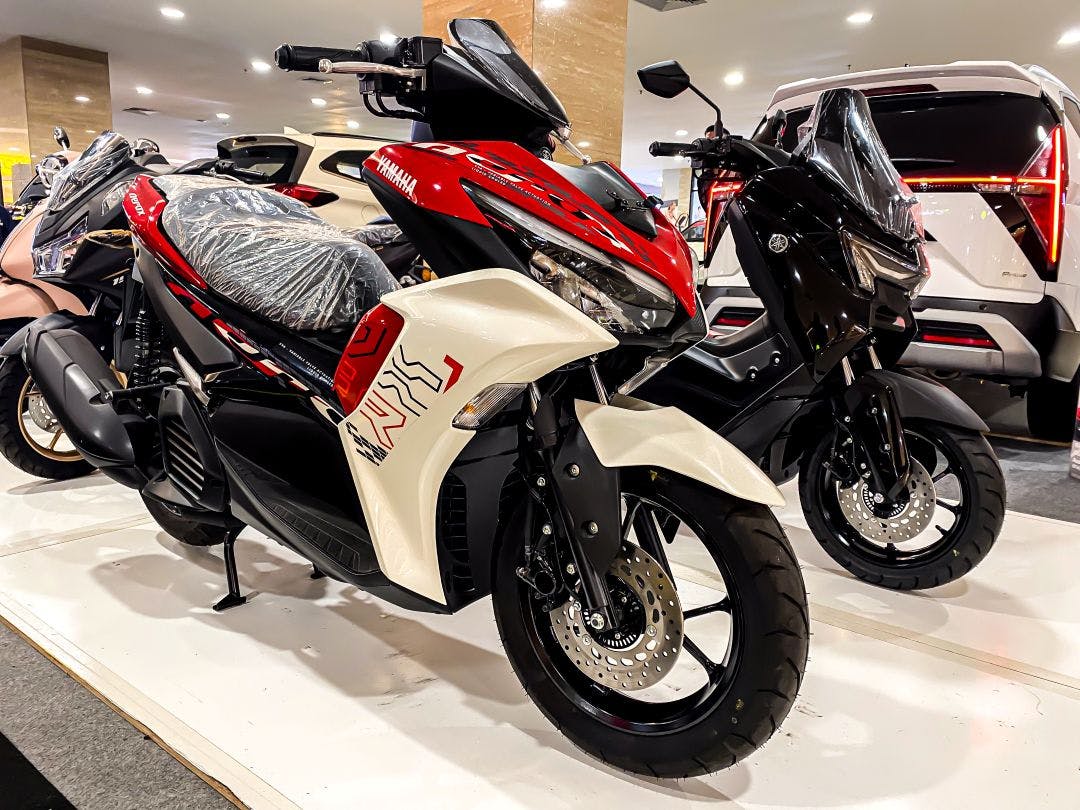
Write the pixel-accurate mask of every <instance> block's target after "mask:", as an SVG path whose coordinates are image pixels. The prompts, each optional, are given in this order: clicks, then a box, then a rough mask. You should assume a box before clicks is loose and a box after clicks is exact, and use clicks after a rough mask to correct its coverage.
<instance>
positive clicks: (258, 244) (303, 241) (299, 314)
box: [153, 175, 398, 332]
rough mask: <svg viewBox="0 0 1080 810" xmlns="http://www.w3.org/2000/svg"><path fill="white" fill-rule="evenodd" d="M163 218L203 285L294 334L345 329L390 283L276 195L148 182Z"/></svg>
mask: <svg viewBox="0 0 1080 810" xmlns="http://www.w3.org/2000/svg"><path fill="white" fill-rule="evenodd" d="M153 182H154V184H155V185H156V186H157V187H158V188H159V189H160V190H161V191H162V192H163V193H164V195H165V197H166V199H167V200H168V204H167V205H166V206H165V209H164V212H163V213H162V216H161V224H162V227H163V228H164V230H165V233H166V234H168V236H169V238H170V239H172V241H173V244H174V245H175V246H176V248H177V250H179V251H180V253H181V254H182V255H183V256H184V258H186V259H187V261H188V263H189V264H190V265H191V266H192V267H193V268H195V270H196V271H197V272H198V273H199V275H201V276H202V277H203V278H204V279H205V280H206V283H207V285H208V286H209V287H210V289H212V290H214V291H215V292H217V293H218V294H220V295H223V296H225V297H226V298H228V299H229V300H230V301H232V302H234V303H235V304H237V305H238V306H241V307H243V308H244V309H247V310H250V311H251V312H254V313H256V314H258V315H261V316H262V317H264V318H267V319H268V320H271V321H274V322H276V323H279V324H281V325H282V326H285V327H287V328H289V329H293V330H296V331H300V332H319V331H325V330H329V329H334V328H339V327H351V326H353V325H355V324H356V322H357V321H359V320H360V317H361V316H362V315H363V314H364V313H365V312H366V311H367V310H369V309H371V308H372V307H373V306H375V304H377V303H378V302H379V299H380V298H381V297H382V296H383V295H384V294H385V293H388V292H390V291H391V290H395V289H397V287H398V284H397V282H396V281H395V280H394V278H393V276H391V275H390V272H389V271H388V270H387V269H386V266H385V265H384V264H383V263H382V261H381V260H380V259H379V257H378V256H377V255H376V254H375V251H374V250H372V249H371V247H369V246H368V245H367V244H365V243H364V242H362V241H359V240H357V239H356V238H354V237H352V236H350V235H349V234H348V233H346V232H344V231H342V230H340V229H338V228H335V227H334V226H333V225H330V224H329V223H327V222H325V221H324V220H322V219H320V218H319V216H318V215H316V214H315V213H314V212H312V211H311V210H309V209H308V208H307V207H306V206H305V205H304V204H303V203H301V202H299V201H298V200H294V199H292V198H291V197H286V196H284V195H282V194H278V193H277V192H274V191H270V190H268V189H263V188H258V187H254V186H246V185H243V184H240V183H236V182H232V181H230V180H225V179H223V178H215V177H205V176H199V175H170V176H165V177H158V178H155V179H154V181H153Z"/></svg>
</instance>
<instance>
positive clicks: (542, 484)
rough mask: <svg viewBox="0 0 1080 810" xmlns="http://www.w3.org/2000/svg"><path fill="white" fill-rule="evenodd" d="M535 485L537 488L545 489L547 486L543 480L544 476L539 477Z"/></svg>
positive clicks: (544, 479)
mask: <svg viewBox="0 0 1080 810" xmlns="http://www.w3.org/2000/svg"><path fill="white" fill-rule="evenodd" d="M536 485H537V486H538V487H546V486H547V479H546V478H544V476H542V475H541V476H540V477H539V478H537V479H536Z"/></svg>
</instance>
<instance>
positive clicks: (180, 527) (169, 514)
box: [143, 495, 227, 546]
mask: <svg viewBox="0 0 1080 810" xmlns="http://www.w3.org/2000/svg"><path fill="white" fill-rule="evenodd" d="M143 504H144V505H145V506H146V511H148V512H149V513H150V517H152V518H153V519H154V522H155V523H157V525H158V526H160V527H161V528H162V529H163V530H164V531H165V533H166V534H168V535H169V536H170V537H174V538H176V539H177V540H179V541H180V542H181V543H183V544H184V545H185V546H216V545H218V544H219V543H224V542H225V536H226V534H227V532H226V530H225V528H224V527H222V526H214V525H212V524H210V523H203V522H202V521H198V520H191V519H189V518H185V517H181V516H180V515H177V514H175V513H174V512H173V511H172V510H170V509H169V507H167V506H166V505H165V504H163V503H161V502H160V501H155V500H154V499H153V498H147V497H146V496H145V495H144V496H143Z"/></svg>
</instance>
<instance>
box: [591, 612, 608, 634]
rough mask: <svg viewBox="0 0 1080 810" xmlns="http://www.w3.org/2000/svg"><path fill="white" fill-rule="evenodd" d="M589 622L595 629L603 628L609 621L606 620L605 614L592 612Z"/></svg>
mask: <svg viewBox="0 0 1080 810" xmlns="http://www.w3.org/2000/svg"><path fill="white" fill-rule="evenodd" d="M588 624H589V627H591V628H592V629H593V630H603V629H604V627H605V626H607V622H605V621H604V616H603V614H600V613H592V614H590V615H589V622H588Z"/></svg>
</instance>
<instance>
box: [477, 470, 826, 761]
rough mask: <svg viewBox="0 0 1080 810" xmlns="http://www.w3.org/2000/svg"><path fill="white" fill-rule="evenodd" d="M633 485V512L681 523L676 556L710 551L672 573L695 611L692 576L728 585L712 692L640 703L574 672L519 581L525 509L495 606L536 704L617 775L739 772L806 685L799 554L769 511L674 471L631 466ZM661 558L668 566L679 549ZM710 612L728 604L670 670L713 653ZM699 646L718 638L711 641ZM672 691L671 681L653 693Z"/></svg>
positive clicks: (625, 484)
mask: <svg viewBox="0 0 1080 810" xmlns="http://www.w3.org/2000/svg"><path fill="white" fill-rule="evenodd" d="M621 478H622V484H621V486H622V490H623V496H624V499H625V502H626V505H627V509H628V510H629V509H630V508H631V504H632V503H634V502H635V501H636V502H637V503H638V504H639V506H640V505H644V507H645V508H647V509H648V510H652V511H653V514H654V515H655V518H656V520H657V521H658V523H659V525H660V526H668V527H671V526H672V524H671V522H670V517H671V516H674V517H675V518H678V519H679V520H680V521H681V529H680V533H679V534H678V535H674V532H671V533H667V532H666V531H665V534H666V535H667V536H668V537H672V538H673V540H672V541H668V542H673V545H672V546H671V552H672V553H675V552H679V550H680V544H681V543H683V542H684V540H687V534H688V532H689V533H693V534H694V535H696V536H697V538H699V539H700V541H701V545H703V546H704V548H705V551H706V552H707V553H706V554H703V555H700V556H699V557H698V558H696V559H697V560H698V563H695V564H694V566H693V567H687V566H682V565H675V566H671V567H670V568H669V571H668V573H670V574H672V577H671V579H672V580H673V582H674V584H675V586H676V593H677V594H678V595H679V597H680V600H681V602H680V603H681V604H682V605H683V606H685V605H686V602H685V597H686V595H687V593H688V589H689V590H691V591H692V589H693V588H694V587H695V585H700V584H701V583H700V582H698V581H697V580H695V579H689V580H686V579H682V580H681V577H682V574H683V572H684V570H685V571H694V570H697V565H698V564H702V563H704V564H709V563H711V564H712V565H713V566H715V568H716V569H717V570H718V571H719V580H714V581H716V582H722V584H723V587H724V589H725V590H726V591H727V594H726V597H725V599H724V600H721V602H726V603H727V605H728V607H727V611H728V612H730V616H731V618H730V636H729V637H728V639H727V651H726V653H725V654H724V656H723V661H722V662H721V663H713V662H712V661H711V660H710V661H709V663H711V664H712V665H713V667H716V669H712V670H711V669H709V668H708V667H707V666H706V665H705V664H704V663H702V664H701V667H702V670H703V672H705V673H706V676H705V677H706V678H707V682H706V683H705V685H704V686H701V687H700V688H698V689H697V691H690V690H685V691H682V692H679V693H677V694H676V695H675V696H674V697H673V698H672V700H671V701H670V702H659V701H656V702H651V701H648V700H644V699H639V698H637V697H633V695H643V694H644V693H642V692H629V693H627V692H625V691H620V690H618V689H613V688H610V687H607V686H603V685H601V684H600V683H597V682H595V681H594V680H590V679H589V678H588V677H586V676H585V675H584V674H583V673H582V671H581V668H580V666H578V667H575V666H574V662H573V661H572V660H571V658H572V656H574V653H573V652H572V651H569V652H564V648H563V647H562V646H560V645H561V644H563V640H562V639H563V638H565V637H566V636H562V637H560V636H559V635H557V634H556V631H555V629H554V625H553V624H552V623H551V621H545V620H546V618H547V617H548V615H549V614H548V612H547V608H548V605H547V604H541V602H540V600H539V599H538V597H537V596H536V594H535V592H534V591H533V589H532V588H530V587H529V586H528V585H526V584H525V583H524V582H523V581H522V580H521V579H520V578H519V577H518V576H517V575H516V573H515V572H516V570H517V569H518V567H519V566H521V565H522V561H523V557H524V552H523V546H524V542H523V540H524V538H525V537H531V538H535V537H538V536H539V532H538V530H537V527H536V526H533V527H526V526H525V525H524V524H525V519H524V509H523V508H519V511H518V512H517V513H516V514H515V515H513V516H512V518H511V519H510V520H509V521H508V524H507V528H506V531H505V532H504V534H503V537H502V540H501V543H500V546H499V550H498V552H497V557H496V561H495V578H494V589H493V597H492V598H493V604H494V609H495V619H496V622H497V624H498V628H499V634H500V636H501V637H502V641H503V646H504V647H505V649H506V654H507V657H508V658H509V659H510V663H511V664H512V666H513V668H514V671H515V672H516V673H517V676H518V678H519V680H520V681H521V683H522V685H523V686H524V687H525V690H526V692H527V693H528V694H529V696H530V698H532V700H533V702H534V703H535V704H536V705H537V707H539V709H540V710H541V711H542V712H543V713H544V714H545V715H546V716H547V718H548V719H549V720H550V721H551V722H552V723H553V724H554V725H555V727H556V728H558V729H559V730H560V731H561V732H562V733H563V734H565V735H566V736H567V737H568V738H569V739H570V740H571V741H572V742H573V743H574V744H575V745H577V746H578V747H579V748H581V749H583V750H584V751H586V752H587V753H589V754H591V755H592V756H594V757H597V758H598V759H601V760H603V761H605V762H607V763H609V764H610V765H612V766H614V767H617V768H621V769H623V770H627V771H632V772H634V773H638V774H644V775H650V776H656V777H674V778H678V777H687V776H695V775H700V774H704V773H710V772H713V771H717V770H720V769H722V768H727V767H730V766H732V765H734V764H735V763H736V762H738V761H739V760H741V759H743V758H744V757H746V756H748V755H749V754H751V753H752V752H754V751H755V750H757V749H758V748H760V747H761V746H762V745H763V744H764V743H765V741H766V740H768V739H769V737H771V736H772V734H773V733H774V732H775V731H776V729H777V727H778V726H779V725H780V723H781V722H783V720H784V718H785V717H786V716H787V714H788V712H789V711H790V709H791V706H792V704H793V703H794V701H795V696H796V694H797V692H798V690H799V686H800V684H801V681H802V676H803V671H804V668H805V665H806V655H807V647H808V642H809V624H808V618H807V605H806V591H805V587H804V585H803V580H802V574H801V572H800V570H799V566H798V563H797V562H796V560H795V555H794V554H793V552H792V550H791V547H790V546H789V545H788V542H787V538H786V537H785V536H784V532H783V530H782V529H781V528H780V525H779V523H777V521H776V518H775V517H773V514H772V512H771V511H770V510H769V509H768V508H766V507H764V506H760V505H758V504H752V503H748V502H745V501H740V500H737V499H735V498H732V497H730V496H728V495H725V494H723V493H721V492H718V491H717V490H714V489H711V488H709V487H707V486H705V485H703V484H701V483H699V482H696V481H693V480H690V479H687V478H683V477H681V476H678V475H674V474H671V473H668V472H665V471H662V470H661V471H651V470H641V469H627V470H624V471H622V474H621ZM663 512H666V513H667V515H666V516H665V515H663V514H662V513H663ZM626 522H627V523H629V522H630V521H629V519H628V520H627V521H626ZM625 539H626V533H624V541H625ZM687 542H688V543H691V544H692V541H687ZM659 543H660V545H661V546H663V545H664V543H663V541H662V540H661V541H659ZM693 547H694V548H700V546H696V545H694V546H693ZM687 548H690V546H687ZM659 554H660V556H661V557H664V561H665V564H667V563H666V559H667V557H666V556H665V555H666V554H667V552H663V551H661V552H659ZM680 580H681V581H680ZM613 593H614V592H613ZM713 601H715V600H713ZM710 610H712V611H716V612H717V614H719V609H718V608H717V606H716V605H709V606H706V607H705V608H697V609H694V610H689V611H686V610H683V615H684V617H685V618H686V621H688V622H690V623H691V624H690V625H688V626H687V628H686V631H685V636H683V639H682V641H683V644H682V652H681V654H680V655H681V657H682V658H683V659H686V660H685V661H679V660H678V659H676V660H675V662H674V664H667V665H668V667H669V672H672V674H673V671H672V666H676V665H677V666H684V664H685V665H686V666H688V667H691V668H692V667H693V666H694V664H695V662H701V661H702V659H701V658H699V655H704V654H705V653H703V652H702V649H701V647H699V646H698V644H695V643H694V642H692V641H691V639H690V636H691V634H692V633H695V632H696V631H695V630H694V629H693V628H694V627H696V626H697V625H695V624H693V623H694V622H696V621H699V618H698V617H701V616H703V615H705V613H706V612H708V611H710ZM691 614H696V615H694V616H693V617H691ZM720 618H723V617H722V615H721V616H720ZM561 632H562V631H561V630H560V631H559V633H560V634H561ZM698 639H699V641H702V640H710V641H711V640H712V638H711V637H710V638H709V639H704V637H703V636H701V635H699V636H698ZM594 643H595V642H594ZM566 649H567V650H569V648H568V647H567V648H566ZM676 652H678V651H677V650H676ZM614 654H615V655H618V654H619V653H617V652H616V653H614ZM687 656H691V658H687ZM581 657H584V656H581ZM706 660H708V659H707V658H706ZM601 663H602V662H601ZM657 669H659V667H658V668H657ZM667 677H672V675H668V676H667ZM663 686H664V683H663V682H662V681H661V683H660V684H659V685H658V687H652V688H653V689H656V688H659V687H663Z"/></svg>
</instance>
